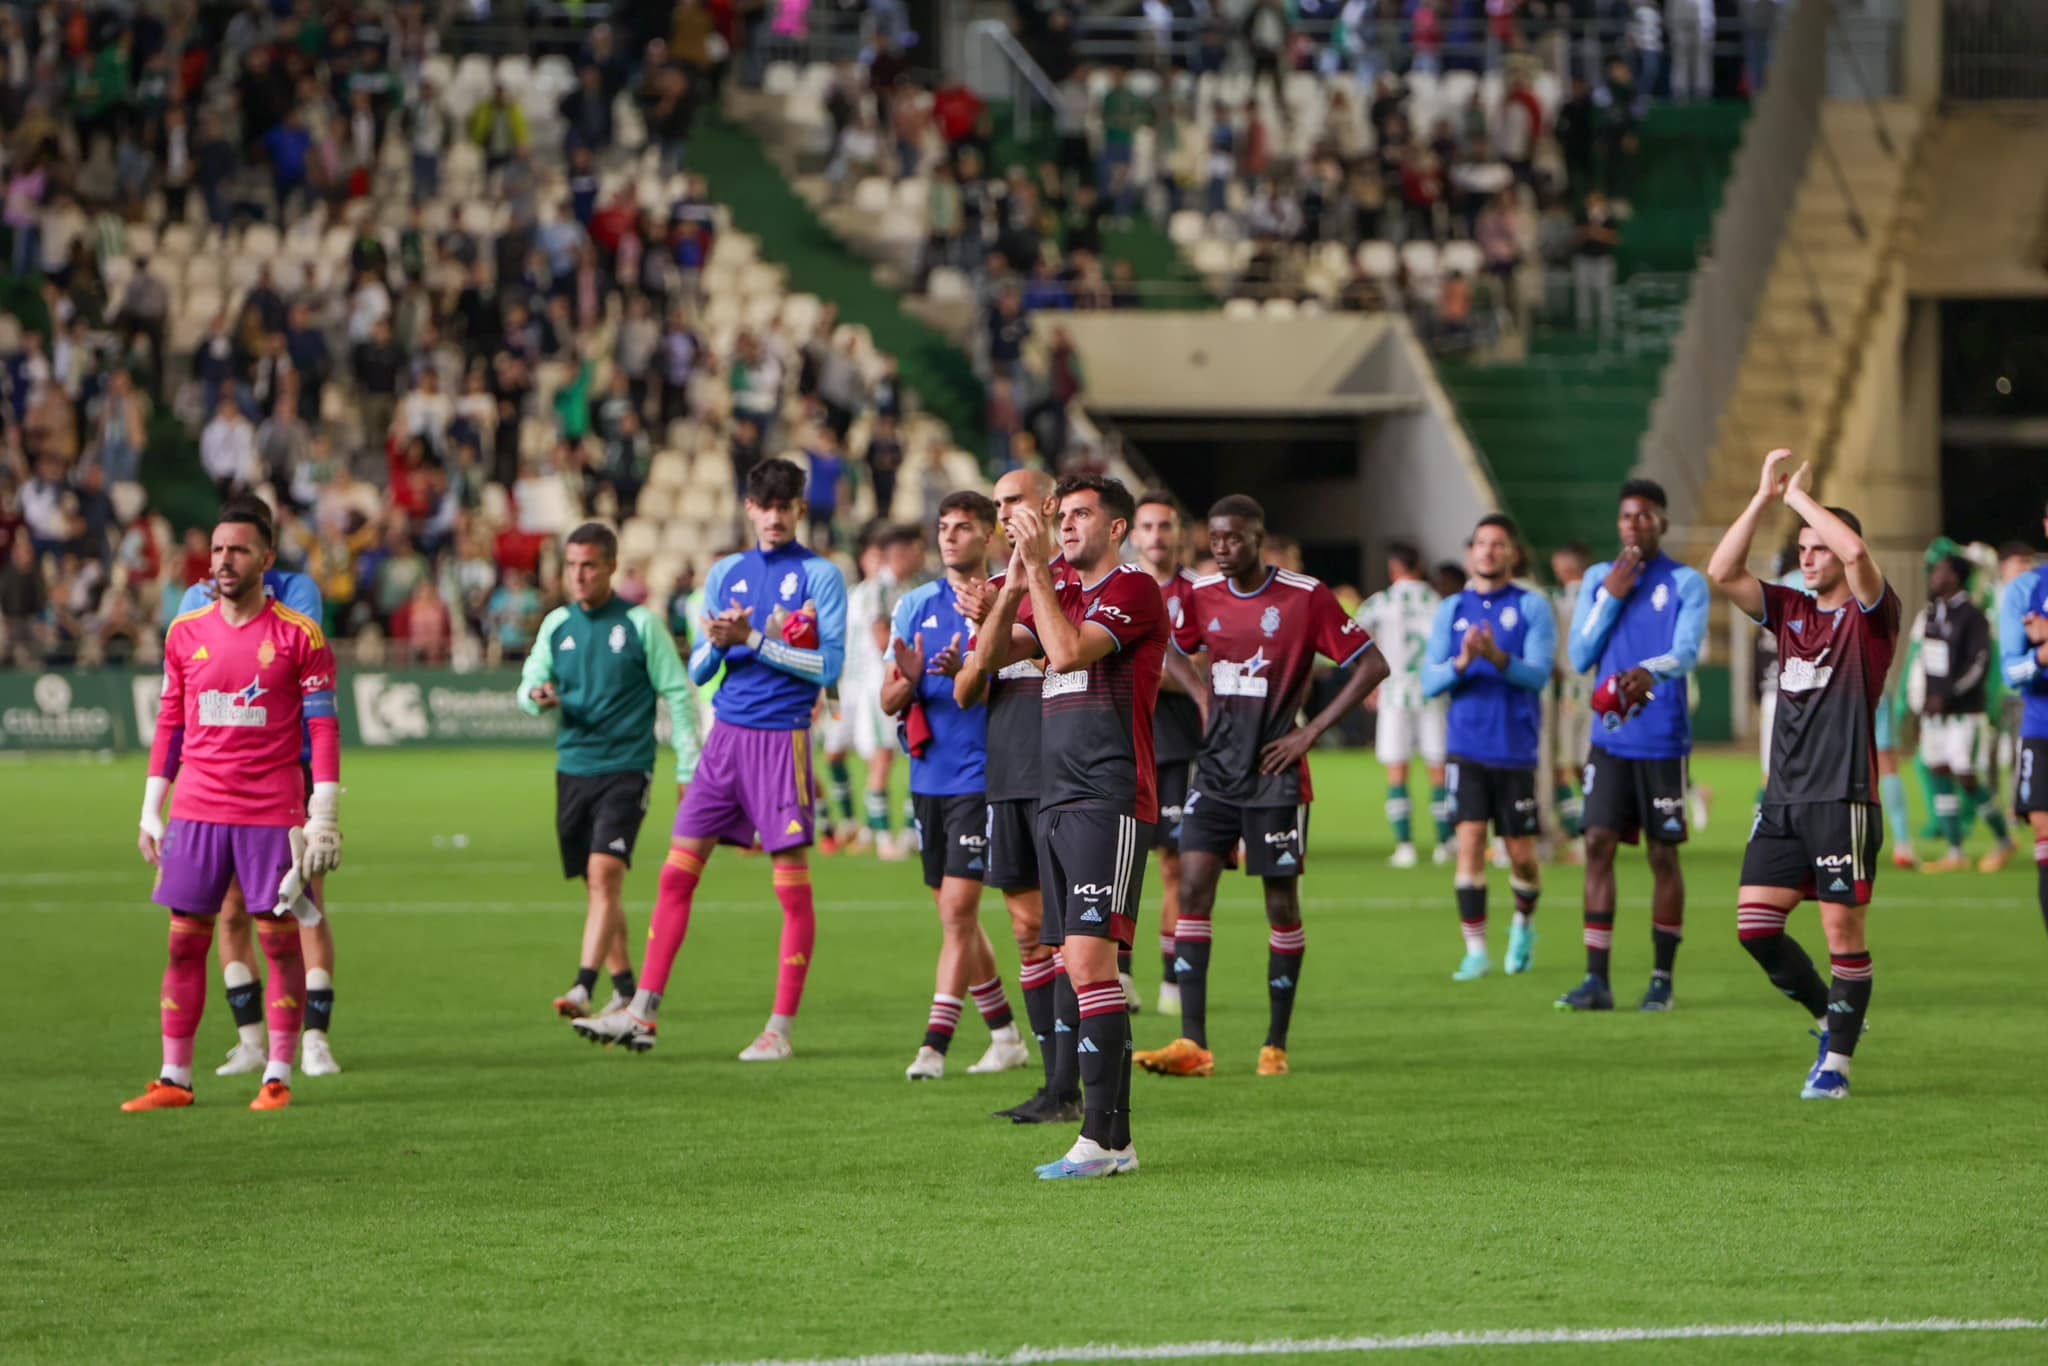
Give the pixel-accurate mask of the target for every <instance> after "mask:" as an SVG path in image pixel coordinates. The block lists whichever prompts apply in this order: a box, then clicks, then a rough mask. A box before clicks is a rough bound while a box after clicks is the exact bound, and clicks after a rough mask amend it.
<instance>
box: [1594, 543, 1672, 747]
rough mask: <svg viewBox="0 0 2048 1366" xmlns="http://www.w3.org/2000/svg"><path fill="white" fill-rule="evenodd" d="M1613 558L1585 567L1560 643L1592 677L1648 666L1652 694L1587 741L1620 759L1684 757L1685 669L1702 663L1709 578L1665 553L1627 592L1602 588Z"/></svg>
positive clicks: (1659, 554)
mask: <svg viewBox="0 0 2048 1366" xmlns="http://www.w3.org/2000/svg"><path fill="white" fill-rule="evenodd" d="M1613 565H1614V562H1613V561H1612V560H1609V561H1607V562H1606V563H1603V564H1596V565H1594V566H1593V567H1592V568H1591V569H1589V570H1587V571H1586V578H1585V581H1584V583H1582V584H1581V585H1580V587H1579V600H1578V603H1577V605H1576V606H1574V608H1573V609H1572V634H1571V639H1570V640H1568V641H1566V642H1565V648H1566V651H1567V653H1568V654H1569V656H1570V658H1571V662H1572V671H1573V672H1574V673H1589V672H1590V673H1591V674H1593V676H1594V677H1593V681H1594V682H1595V683H1596V684H1597V683H1599V682H1601V681H1602V680H1604V679H1606V678H1607V677H1609V676H1610V675H1612V674H1618V673H1625V672H1627V671H1628V670H1630V669H1634V668H1644V669H1648V670H1649V671H1650V672H1651V673H1652V674H1653V675H1655V676H1656V679H1657V681H1658V682H1659V683H1669V684H1670V685H1671V686H1670V687H1668V688H1666V687H1660V688H1658V689H1657V690H1656V696H1655V697H1654V698H1652V699H1651V700H1650V702H1649V704H1648V705H1647V706H1645V707H1644V708H1643V710H1642V711H1641V712H1640V713H1639V714H1638V715H1637V716H1636V717H1635V718H1634V719H1633V720H1629V721H1625V722H1623V723H1622V725H1621V727H1620V729H1618V730H1611V731H1610V730H1599V731H1595V732H1594V734H1593V744H1594V746H1595V747H1596V748H1598V749H1604V750H1606V751H1607V752H1608V753H1609V754H1614V755H1619V756H1620V757H1622V758H1624V759H1682V758H1684V757H1685V756H1686V755H1688V754H1691V753H1692V709H1691V708H1690V707H1689V706H1687V698H1686V684H1685V679H1686V675H1688V674H1690V673H1691V672H1692V671H1693V669H1694V668H1695V667H1697V666H1698V664H1699V662H1700V644H1701V642H1702V641H1704V640H1705V639H1706V634H1707V581H1706V579H1705V578H1704V577H1702V576H1701V574H1700V572H1699V571H1698V570H1696V569H1693V568H1691V567H1689V566H1687V565H1682V564H1680V563H1679V562H1678V561H1676V560H1674V559H1672V558H1671V557H1670V556H1669V555H1666V554H1664V553H1663V552H1661V551H1660V552H1658V555H1657V558H1655V559H1653V560H1651V561H1649V562H1648V563H1646V564H1645V565H1644V566H1643V567H1642V570H1641V572H1640V573H1639V574H1638V575H1637V576H1636V586H1635V589H1634V590H1633V591H1632V592H1630V593H1629V595H1628V596H1627V597H1626V598H1616V597H1612V596H1610V595H1609V594H1608V592H1607V589H1606V587H1605V580H1606V578H1607V571H1608V570H1609V569H1611V568H1613Z"/></svg>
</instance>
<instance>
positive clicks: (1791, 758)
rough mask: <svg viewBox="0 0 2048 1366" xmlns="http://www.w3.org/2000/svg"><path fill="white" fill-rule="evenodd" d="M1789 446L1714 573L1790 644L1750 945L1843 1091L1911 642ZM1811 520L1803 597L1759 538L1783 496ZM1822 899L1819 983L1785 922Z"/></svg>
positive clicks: (1743, 914) (1759, 846)
mask: <svg viewBox="0 0 2048 1366" xmlns="http://www.w3.org/2000/svg"><path fill="white" fill-rule="evenodd" d="M1791 458H1792V452H1790V451H1785V450H1777V451H1772V452H1771V453H1770V454H1769V455H1767V456H1765V457H1764V466H1763V478H1762V481H1761V482H1760V483H1759V484H1758V486H1757V491H1756V494H1755V496H1754V497H1752V498H1751V499H1750V500H1749V506H1748V507H1747V508H1746V509H1744V510H1743V513H1742V515H1741V516H1740V517H1738V518H1736V519H1735V525H1733V526H1731V527H1729V528H1728V531H1727V534H1726V535H1724V536H1722V538H1721V544H1720V545H1718V546H1716V547H1715V549H1714V556H1713V559H1712V560H1711V561H1709V562H1708V565H1707V574H1708V576H1709V577H1711V578H1712V579H1713V581H1714V582H1715V584H1716V585H1718V586H1719V587H1720V589H1721V591H1722V592H1724V593H1726V594H1727V595H1728V600H1729V601H1730V602H1732V603H1734V604H1735V605H1736V606H1737V607H1739V608H1741V609H1742V610H1743V611H1744V612H1745V613H1747V614H1748V615H1749V617H1750V619H1751V620H1752V621H1754V622H1756V623H1757V624H1758V625H1759V626H1761V627H1763V629H1764V630H1766V631H1769V632H1771V633H1772V634H1773V635H1775V636H1776V637H1777V640H1778V715H1777V719H1776V722H1775V724H1774V726H1773V728H1772V731H1771V776H1770V781H1769V784H1768V785H1767V786H1766V787H1765V789H1764V799H1763V803H1762V805H1761V806H1759V807H1758V809H1757V815H1756V824H1755V825H1754V826H1752V827H1751V828H1750V834H1749V849H1748V851H1747V852H1746V853H1745V854H1744V855H1743V858H1742V887H1741V890H1740V891H1739V892H1738V893H1737V898H1738V906H1737V912H1736V929H1737V933H1738V934H1739V935H1740V936H1741V939H1742V947H1743V948H1745V949H1747V950H1748V951H1749V955H1750V956H1751V957H1752V958H1754V959H1756V961H1757V966H1759V967H1761V968H1762V969H1763V970H1764V972H1765V973H1766V974H1767V975H1768V976H1769V977H1770V979H1771V985H1772V986H1774V987H1776V988H1777V989H1778V990H1779V991H1781V992H1783V993H1784V994H1785V995H1786V996H1788V997H1790V998H1791V999H1792V1000H1794V1001H1796V1002H1797V1003H1798V1004H1799V1008H1800V1009H1802V1010H1804V1011H1806V1012H1807V1014H1809V1015H1810V1016H1812V1018H1813V1024H1814V1033H1815V1034H1816V1035H1817V1036H1818V1037H1819V1039H1820V1056H1819V1057H1818V1058H1817V1059H1816V1060H1815V1061H1814V1064H1813V1067H1812V1069H1811V1070H1810V1071H1809V1072H1808V1073H1807V1076H1806V1085H1805V1086H1804V1088H1802V1089H1801V1091H1800V1093H1799V1095H1800V1099H1802V1100H1847V1099H1848V1098H1849V1065H1850V1062H1851V1060H1852V1059H1853V1058H1854V1057H1855V1054H1856V1041H1857V1039H1858V1038H1860V1037H1861V1035H1862V1033H1863V1021H1864V1017H1865V1015H1866V1014H1867V1013H1868V1012H1869V1009H1870V990H1871V972H1870V946H1869V944H1868V942H1867V941H1866V940H1865V938H1864V918H1865V914H1866V913H1867V912H1868V910H1869V908H1870V888H1871V882H1872V880H1873V879H1874V878H1875V877H1876V876H1877V855H1878V850H1879V849H1880V848H1881V847H1882V846H1883V844H1884V821H1883V820H1882V819H1881V817H1880V816H1879V811H1878V799H1877V745H1876V724H1877V720H1876V718H1877V708H1878V704H1879V702H1880V701H1881V700H1882V698H1883V696H1884V677H1885V673H1886V671H1887V670H1889V669H1890V668H1891V662H1892V654H1893V652H1894V650H1895V649H1896V648H1897V646H1898V641H1899V613H1900V608H1899V595H1898V594H1897V593H1894V592H1893V591H1892V589H1891V585H1890V584H1888V583H1886V582H1885V579H1884V574H1883V572H1882V571H1880V570H1879V569H1878V567H1877V562H1876V561H1875V560H1873V559H1871V557H1870V552H1869V550H1868V549H1867V548H1866V547H1865V546H1864V544H1863V536H1862V526H1861V524H1860V523H1858V522H1857V520H1856V518H1855V516H1854V515H1853V514H1852V513H1850V512H1848V511H1847V510H1846V509H1843V508H1829V507H1823V506H1821V504H1820V503H1819V502H1818V501H1817V500H1816V499H1815V498H1814V497H1813V495H1812V493H1811V492H1809V491H1808V489H1807V484H1808V482H1809V479H1810V475H1809V473H1808V467H1807V466H1806V465H1803V464H1802V465H1800V466H1799V468H1798V469H1797V470H1796V471H1794V472H1793V473H1791V474H1790V475H1787V474H1786V473H1785V472H1784V467H1785V465H1786V463H1787V462H1788V461H1790V460H1791ZM1780 501H1782V502H1783V503H1784V504H1785V506H1786V507H1788V508H1790V509H1792V511H1793V512H1795V513H1797V514H1798V515H1799V518H1800V520H1801V521H1803V522H1805V524H1806V525H1805V526H1803V527H1802V528H1800V531H1799V571H1800V573H1801V574H1802V575H1803V576H1804V577H1805V579H1806V587H1807V590H1808V591H1807V592H1805V593H1802V592H1800V591H1799V590H1798V589H1796V588H1784V587H1781V586H1779V585H1777V584H1774V583H1760V582H1758V581H1757V578H1756V576H1755V575H1753V574H1751V573H1750V572H1749V568H1748V560H1749V545H1750V542H1751V541H1752V540H1753V539H1755V537H1756V529H1757V524H1758V523H1760V522H1761V521H1762V520H1763V517H1764V513H1765V512H1766V511H1768V510H1769V509H1770V507H1771V505H1772V504H1774V503H1777V502H1780ZM1803 900H1817V901H1819V902H1820V921H1821V928H1822V930H1823V931H1824V932H1825V933H1826V934H1827V940H1828V957H1829V962H1830V965H1831V967H1832V969H1833V973H1832V975H1833V979H1834V980H1833V983H1832V985H1823V984H1822V982H1821V980H1820V974H1819V973H1818V972H1817V971H1815V970H1814V966H1813V960H1812V959H1810V958H1808V957H1807V956H1806V950H1805V949H1803V948H1801V947H1800V946H1799V944H1798V942H1797V941H1796V940H1794V939H1793V938H1792V937H1791V936H1790V935H1788V934H1786V933H1785V921H1786V919H1787V918H1788V917H1789V916H1790V915H1791V913H1792V911H1793V910H1794V908H1796V907H1797V906H1798V905H1799V903H1800V902H1801V901H1803Z"/></svg>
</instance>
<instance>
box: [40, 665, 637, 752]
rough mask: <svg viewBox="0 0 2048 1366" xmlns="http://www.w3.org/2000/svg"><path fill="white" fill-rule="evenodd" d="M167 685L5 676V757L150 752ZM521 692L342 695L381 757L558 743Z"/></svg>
mask: <svg viewBox="0 0 2048 1366" xmlns="http://www.w3.org/2000/svg"><path fill="white" fill-rule="evenodd" d="M162 686H163V677H162V675H161V674H157V673H124V672H121V671H119V670H102V671H98V672H92V673H45V674H35V673H13V672H0V754H10V753H20V752H27V751H44V752H51V751H56V752H62V751H66V750H69V751H72V752H78V753H115V754H121V753H128V752H131V751H134V750H146V749H148V748H149V744H150V741H151V740H152V739H154V738H155V736H156V713H157V704H158V701H159V698H160V695H161V690H162ZM518 686H519V674H518V672H517V671H516V670H513V669H487V670H481V671H479V672H476V673H455V672H453V671H451V670H445V669H443V670H432V669H408V670H394V671H390V672H384V673H344V674H343V675H342V678H341V689H340V691H339V692H338V693H337V694H336V702H337V704H338V708H339V710H340V713H341V738H342V743H343V744H345V745H367V746H370V747H373V748H388V747H393V746H414V747H424V746H447V745H540V746H547V745H552V744H554V741H555V721H554V718H553V717H552V716H547V715H542V716H528V715H527V714H526V713H525V712H523V711H521V710H520V709H519V702H518V699H517V697H516V696H515V695H514V693H515V690H516V689H517V688H518ZM654 729H655V735H656V738H657V739H659V740H660V742H661V743H662V744H663V745H666V744H667V743H668V736H669V722H668V706H667V704H666V703H662V704H660V705H659V706H658V708H657V715H656V717H655V725H654Z"/></svg>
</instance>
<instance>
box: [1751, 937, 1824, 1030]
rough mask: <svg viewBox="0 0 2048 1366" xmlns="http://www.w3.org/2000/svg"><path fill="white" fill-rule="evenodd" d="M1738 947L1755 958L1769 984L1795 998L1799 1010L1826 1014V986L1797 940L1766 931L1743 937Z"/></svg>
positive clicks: (1816, 1016)
mask: <svg viewBox="0 0 2048 1366" xmlns="http://www.w3.org/2000/svg"><path fill="white" fill-rule="evenodd" d="M1742 947H1743V948H1745V949H1748V950H1749V956H1750V957H1751V958H1754V959H1756V961H1757V966H1758V967H1760V968H1762V969H1763V970H1764V973H1765V975H1767V976H1768V977H1769V978H1770V979H1771V985H1772V986H1774V987H1776V988H1777V989H1778V990H1779V991H1781V992H1783V993H1784V994H1785V995H1786V996H1789V997H1791V998H1792V999H1793V1000H1795V1001H1797V1002H1798V1003H1799V1008H1800V1009H1801V1010H1804V1011H1805V1012H1806V1013H1807V1014H1808V1015H1811V1016H1814V1017H1815V1018H1819V1017H1821V1016H1824V1015H1826V1014H1827V1012H1828V989H1827V987H1826V985H1825V984H1823V983H1822V982H1821V980H1820V974H1819V973H1818V972H1816V971H1814V967H1813V960H1812V959H1811V958H1808V957H1807V956H1806V950H1805V949H1802V948H1800V947H1799V941H1798V940H1796V939H1794V938H1793V937H1792V936H1791V935H1789V934H1784V933H1778V934H1767V935H1761V936H1758V937H1757V938H1754V939H1745V940H1743V941H1742Z"/></svg>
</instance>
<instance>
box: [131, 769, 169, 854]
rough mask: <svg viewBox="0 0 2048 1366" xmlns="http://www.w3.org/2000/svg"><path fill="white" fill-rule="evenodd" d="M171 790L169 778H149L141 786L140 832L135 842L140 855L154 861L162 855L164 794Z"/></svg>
mask: <svg viewBox="0 0 2048 1366" xmlns="http://www.w3.org/2000/svg"><path fill="white" fill-rule="evenodd" d="M170 790H171V780H170V779H169V778H151V779H149V780H148V781H147V782H145V783H144V784H143V786H142V819H141V821H140V822H139V826H140V828H141V832H142V833H141V834H140V835H139V836H138V837H137V839H136V844H137V846H138V847H140V848H141V850H142V856H143V857H144V858H145V859H148V860H149V861H150V862H151V863H155V862H156V861H157V859H158V858H159V857H160V856H161V855H162V852H163V843H164V794H165V793H167V792H169V791H170Z"/></svg>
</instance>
